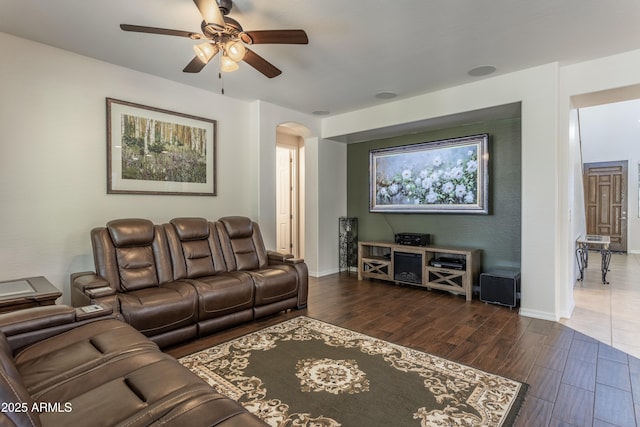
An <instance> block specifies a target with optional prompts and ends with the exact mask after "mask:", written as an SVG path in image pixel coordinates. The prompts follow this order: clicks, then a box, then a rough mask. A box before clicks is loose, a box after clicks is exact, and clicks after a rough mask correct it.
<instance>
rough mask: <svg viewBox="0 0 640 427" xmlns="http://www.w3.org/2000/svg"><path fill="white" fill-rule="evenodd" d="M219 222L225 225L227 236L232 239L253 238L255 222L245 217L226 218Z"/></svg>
mask: <svg viewBox="0 0 640 427" xmlns="http://www.w3.org/2000/svg"><path fill="white" fill-rule="evenodd" d="M219 221H220V222H221V223H222V225H224V228H225V230H226V231H227V234H228V235H229V237H230V238H232V239H238V238H242V237H251V236H252V235H253V221H251V218H247V217H244V216H225V217H223V218H220V219H219Z"/></svg>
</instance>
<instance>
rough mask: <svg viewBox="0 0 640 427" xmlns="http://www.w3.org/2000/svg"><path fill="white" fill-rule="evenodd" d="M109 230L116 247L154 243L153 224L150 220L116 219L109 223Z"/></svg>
mask: <svg viewBox="0 0 640 427" xmlns="http://www.w3.org/2000/svg"><path fill="white" fill-rule="evenodd" d="M107 230H109V235H110V236H111V240H112V241H113V244H114V245H115V246H116V247H119V248H121V247H127V246H142V245H148V244H150V243H151V242H152V241H153V236H154V227H153V222H151V221H149V220H148V219H140V218H126V219H114V220H113V221H109V222H108V223H107Z"/></svg>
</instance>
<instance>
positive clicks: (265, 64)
mask: <svg viewBox="0 0 640 427" xmlns="http://www.w3.org/2000/svg"><path fill="white" fill-rule="evenodd" d="M242 60H243V61H244V62H246V63H247V64H249V65H251V66H252V67H253V68H255V69H256V70H258V71H260V72H261V73H262V74H264V75H265V76H267V77H268V78H270V79H272V78H274V77H277V76H279V75H280V74H282V71H280V70H279V69H277V68H276V67H275V66H274V65H273V64H271V63H270V62H269V61H267V60H266V59H264V58H263V57H262V56H260V55H258V54H257V53H255V52H254V51H252V50H251V49H247V53H245V55H244V58H243V59H242Z"/></svg>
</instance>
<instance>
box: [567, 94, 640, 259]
mask: <svg viewBox="0 0 640 427" xmlns="http://www.w3.org/2000/svg"><path fill="white" fill-rule="evenodd" d="M580 130H581V134H582V157H583V161H584V162H585V163H590V162H607V161H617V160H627V161H628V162H629V170H628V174H629V175H628V180H627V204H628V210H627V214H626V218H627V236H628V241H627V248H628V252H631V253H640V218H639V212H638V164H639V163H640V100H631V101H624V102H615V103H611V104H604V105H597V106H593V107H586V108H581V109H580Z"/></svg>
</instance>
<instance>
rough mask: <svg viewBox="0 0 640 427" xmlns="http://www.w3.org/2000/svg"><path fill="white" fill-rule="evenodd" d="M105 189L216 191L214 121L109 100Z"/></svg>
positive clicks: (123, 191)
mask: <svg viewBox="0 0 640 427" xmlns="http://www.w3.org/2000/svg"><path fill="white" fill-rule="evenodd" d="M107 193H110V194H172V195H198V196H215V195H216V121H215V120H210V119H206V118H202V117H196V116H191V115H188V114H182V113H176V112H173V111H167V110H162V109H159V108H153V107H148V106H144V105H139V104H134V103H131V102H126V101H121V100H117V99H113V98H107Z"/></svg>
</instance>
